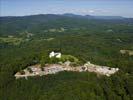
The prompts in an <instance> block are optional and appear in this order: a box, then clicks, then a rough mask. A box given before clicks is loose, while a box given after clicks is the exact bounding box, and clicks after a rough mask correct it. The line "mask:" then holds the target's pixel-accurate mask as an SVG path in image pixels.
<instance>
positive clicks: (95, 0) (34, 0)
mask: <svg viewBox="0 0 133 100" xmlns="http://www.w3.org/2000/svg"><path fill="white" fill-rule="evenodd" d="M132 10H133V0H0V16H25V15H35V14H63V13H74V14H80V15H97V16H123V17H132V18H133V13H132Z"/></svg>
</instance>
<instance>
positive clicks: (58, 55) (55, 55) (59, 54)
mask: <svg viewBox="0 0 133 100" xmlns="http://www.w3.org/2000/svg"><path fill="white" fill-rule="evenodd" d="M49 57H50V58H52V57H55V58H61V53H60V52H54V51H52V52H51V53H50V54H49Z"/></svg>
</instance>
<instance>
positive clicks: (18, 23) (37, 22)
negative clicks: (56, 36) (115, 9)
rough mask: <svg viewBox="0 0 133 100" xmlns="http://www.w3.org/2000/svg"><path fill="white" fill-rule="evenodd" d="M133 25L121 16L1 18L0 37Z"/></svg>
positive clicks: (63, 15)
mask: <svg viewBox="0 0 133 100" xmlns="http://www.w3.org/2000/svg"><path fill="white" fill-rule="evenodd" d="M117 24H118V25H122V24H128V25H133V18H124V17H121V16H91V15H85V16H83V15H76V14H69V13H67V14H39V15H30V16H7V17H0V35H4V34H18V33H21V32H24V31H25V30H26V31H30V32H34V33H40V32H42V31H43V30H46V29H51V28H60V27H63V28H67V29H71V28H79V27H80V28H84V27H87V28H88V29H91V28H101V27H103V28H104V27H105V26H108V25H109V26H110V25H111V27H112V26H114V25H117Z"/></svg>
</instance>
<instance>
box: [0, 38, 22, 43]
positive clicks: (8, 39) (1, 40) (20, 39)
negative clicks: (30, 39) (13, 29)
mask: <svg viewBox="0 0 133 100" xmlns="http://www.w3.org/2000/svg"><path fill="white" fill-rule="evenodd" d="M22 41H23V39H22V38H16V37H0V42H4V43H9V44H13V45H19V44H20V43H21V42H22Z"/></svg>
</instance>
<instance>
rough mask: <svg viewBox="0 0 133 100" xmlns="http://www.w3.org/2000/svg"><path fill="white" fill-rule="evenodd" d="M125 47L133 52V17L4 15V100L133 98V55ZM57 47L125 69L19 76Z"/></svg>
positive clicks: (0, 94) (0, 53)
mask: <svg viewBox="0 0 133 100" xmlns="http://www.w3.org/2000/svg"><path fill="white" fill-rule="evenodd" d="M120 50H131V51H133V19H130V18H129V19H128V18H127V19H126V18H125V19H117V20H116V19H114V20H111V19H110V20H104V19H87V18H79V17H75V16H73V17H69V16H63V15H52V14H48V15H33V16H24V17H0V100H133V55H129V54H128V53H125V54H121V53H120ZM51 51H60V52H61V53H62V54H64V55H72V56H74V57H76V58H78V59H79V60H80V61H82V63H84V62H87V61H90V62H92V63H94V64H98V65H103V66H109V67H114V68H119V69H120V71H119V72H117V73H116V74H114V75H112V76H110V77H106V76H98V75H97V74H95V73H90V72H81V73H78V72H66V71H64V72H59V73H57V74H55V75H47V76H41V77H40V76H36V77H28V80H26V79H24V78H22V79H17V80H16V79H15V77H14V74H15V73H16V72H18V71H20V70H22V69H24V68H26V67H27V66H29V65H34V64H38V63H40V62H41V63H43V62H42V59H43V57H46V56H47V55H48V54H49V53H50V52H51ZM46 60H47V59H46ZM46 60H45V59H43V61H44V63H45V61H46Z"/></svg>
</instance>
